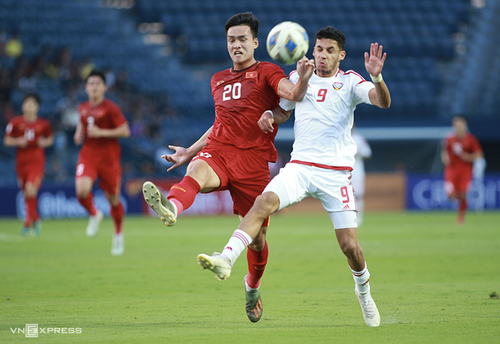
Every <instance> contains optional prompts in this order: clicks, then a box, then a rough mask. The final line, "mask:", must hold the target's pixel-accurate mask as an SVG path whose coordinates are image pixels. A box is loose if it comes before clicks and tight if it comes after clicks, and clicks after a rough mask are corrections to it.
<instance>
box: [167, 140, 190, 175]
mask: <svg viewBox="0 0 500 344" xmlns="http://www.w3.org/2000/svg"><path fill="white" fill-rule="evenodd" d="M168 148H169V149H171V150H173V151H175V153H174V154H165V155H162V156H161V157H162V158H163V159H165V160H167V161H168V162H171V163H173V165H172V166H170V167H169V168H168V169H167V172H168V171H171V170H173V169H174V168H176V167H179V166H182V165H184V164H185V163H187V162H189V161H190V160H191V158H192V156H191V155H190V154H189V152H188V150H187V149H186V148H184V147H178V146H168Z"/></svg>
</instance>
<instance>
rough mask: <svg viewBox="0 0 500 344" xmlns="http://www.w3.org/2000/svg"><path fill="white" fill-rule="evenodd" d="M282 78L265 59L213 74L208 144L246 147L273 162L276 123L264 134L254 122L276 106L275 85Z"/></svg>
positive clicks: (277, 67) (278, 69) (281, 74)
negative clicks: (240, 68)
mask: <svg viewBox="0 0 500 344" xmlns="http://www.w3.org/2000/svg"><path fill="white" fill-rule="evenodd" d="M285 78H286V75H285V73H284V72H283V70H282V69H281V68H280V67H279V66H277V65H275V64H273V63H269V62H256V63H255V64H253V65H252V66H250V67H249V68H247V69H243V70H238V71H235V70H233V69H232V68H231V69H227V70H224V71H221V72H219V73H216V74H215V75H214V76H213V77H212V81H211V86H212V96H213V98H214V103H215V122H214V125H213V129H212V133H211V134H210V136H209V137H208V140H207V142H208V144H209V145H222V146H234V147H236V148H238V149H241V150H250V151H251V152H253V153H255V154H258V155H259V156H261V157H262V158H264V159H266V160H267V161H272V162H275V161H276V159H277V157H278V153H277V151H276V148H275V147H274V137H275V136H276V133H277V131H278V130H277V126H275V130H274V132H273V133H269V134H266V133H264V132H263V131H262V130H261V129H260V128H259V126H258V124H257V121H258V120H259V119H260V116H261V115H262V113H264V111H266V110H272V109H274V108H275V107H277V106H278V104H279V96H278V85H279V83H280V81H281V80H282V79H285Z"/></svg>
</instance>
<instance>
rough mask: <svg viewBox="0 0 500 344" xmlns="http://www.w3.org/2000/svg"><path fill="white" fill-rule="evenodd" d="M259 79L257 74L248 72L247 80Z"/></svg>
mask: <svg viewBox="0 0 500 344" xmlns="http://www.w3.org/2000/svg"><path fill="white" fill-rule="evenodd" d="M256 77H257V72H247V73H246V75H245V78H247V79H250V78H256Z"/></svg>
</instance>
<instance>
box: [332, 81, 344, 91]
mask: <svg viewBox="0 0 500 344" xmlns="http://www.w3.org/2000/svg"><path fill="white" fill-rule="evenodd" d="M342 86H344V84H343V83H341V82H338V81H336V82H334V83H333V88H334V89H335V91H338V90H340V89H341V88H342Z"/></svg>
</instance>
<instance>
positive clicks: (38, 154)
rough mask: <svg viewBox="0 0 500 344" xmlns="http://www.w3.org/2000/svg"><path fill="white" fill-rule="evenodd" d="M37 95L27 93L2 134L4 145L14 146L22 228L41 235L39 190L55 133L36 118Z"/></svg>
mask: <svg viewBox="0 0 500 344" xmlns="http://www.w3.org/2000/svg"><path fill="white" fill-rule="evenodd" d="M39 108H40V97H39V96H38V94H36V93H29V94H26V95H25V96H24V98H23V102H22V111H23V115H22V116H17V117H14V118H13V119H12V120H11V121H10V122H9V124H7V129H6V133H5V137H4V141H3V142H4V145H5V146H7V147H16V148H17V150H16V171H17V179H18V183H19V187H20V188H21V190H22V191H23V193H24V202H25V205H26V206H25V209H26V211H25V218H24V226H23V228H22V229H21V233H22V234H23V235H28V234H29V231H30V227H31V226H33V229H34V235H35V236H38V235H40V231H41V222H40V217H39V215H38V190H39V189H40V185H41V184H42V180H43V175H44V171H45V148H47V147H50V146H52V144H53V143H54V135H53V134H52V127H51V126H50V123H49V121H47V120H46V119H43V118H39V117H38V109H39Z"/></svg>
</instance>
